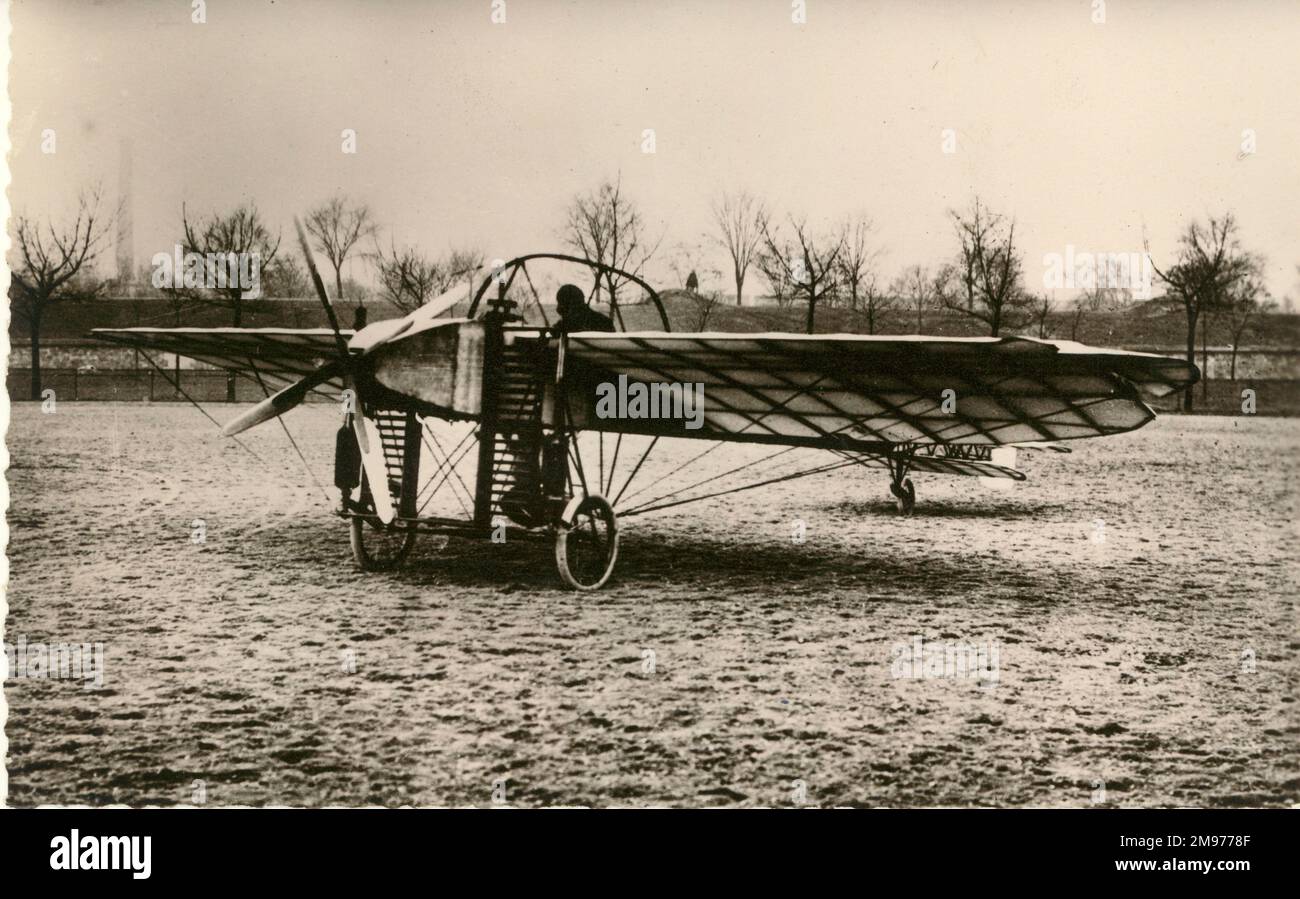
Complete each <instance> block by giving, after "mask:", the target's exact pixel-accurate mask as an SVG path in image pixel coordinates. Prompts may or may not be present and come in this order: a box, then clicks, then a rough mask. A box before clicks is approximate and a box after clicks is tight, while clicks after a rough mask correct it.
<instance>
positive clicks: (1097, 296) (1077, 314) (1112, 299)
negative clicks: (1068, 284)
mask: <svg viewBox="0 0 1300 899" xmlns="http://www.w3.org/2000/svg"><path fill="white" fill-rule="evenodd" d="M1102 265H1104V266H1105V268H1104V269H1103V270H1102V271H1099V272H1098V271H1096V270H1095V268H1088V269H1086V270H1082V271H1081V273H1080V274H1083V275H1086V276H1088V277H1087V279H1086V280H1085V281H1084V287H1083V290H1082V291H1081V292H1080V293H1079V294H1078V295H1077V296H1076V297H1075V298H1074V299H1072V300H1071V301H1070V304H1069V308H1070V339H1071V340H1078V339H1079V330H1080V328H1082V327H1083V321H1084V319H1085V318H1086V317H1087V316H1088V315H1090V314H1092V313H1094V312H1120V311H1122V310H1124V309H1127V308H1128V307H1129V306H1130V305H1132V302H1133V290H1132V288H1129V287H1121V286H1119V285H1120V284H1121V283H1122V281H1123V278H1122V277H1121V275H1123V274H1124V272H1123V271H1122V270H1121V268H1120V264H1119V261H1118V260H1117V259H1115V258H1114V257H1106V258H1105V260H1104V261H1103V262H1102ZM1076 277H1077V276H1076ZM1076 283H1079V282H1078V281H1076Z"/></svg>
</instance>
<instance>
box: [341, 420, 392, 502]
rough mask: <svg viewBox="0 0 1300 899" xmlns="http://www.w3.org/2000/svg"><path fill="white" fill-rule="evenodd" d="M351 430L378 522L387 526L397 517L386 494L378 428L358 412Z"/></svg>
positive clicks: (384, 470) (386, 486)
mask: <svg viewBox="0 0 1300 899" xmlns="http://www.w3.org/2000/svg"><path fill="white" fill-rule="evenodd" d="M352 430H353V431H354V432H356V435H357V448H358V449H360V450H361V467H362V468H364V469H365V471H366V480H368V481H369V482H370V495H371V497H373V498H374V501H375V512H376V513H378V515H379V520H380V521H382V522H383V523H384V524H388V523H389V522H390V521H392V520H393V519H394V518H395V517H396V516H397V510H396V509H394V508H393V497H392V494H390V493H389V492H388V465H387V464H386V463H385V461H384V445H383V443H382V442H381V441H380V438H379V428H378V426H377V425H376V424H375V423H374V422H373V421H371V420H370V419H368V418H366V417H365V416H364V415H362V414H361V413H360V412H357V413H355V414H354V415H353V416H352Z"/></svg>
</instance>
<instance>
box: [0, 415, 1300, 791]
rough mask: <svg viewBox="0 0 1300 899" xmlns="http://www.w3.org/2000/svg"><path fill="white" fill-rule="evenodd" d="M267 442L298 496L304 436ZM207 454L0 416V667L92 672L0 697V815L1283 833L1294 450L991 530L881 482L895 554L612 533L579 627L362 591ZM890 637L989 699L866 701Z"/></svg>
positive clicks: (979, 504) (853, 492)
mask: <svg viewBox="0 0 1300 899" xmlns="http://www.w3.org/2000/svg"><path fill="white" fill-rule="evenodd" d="M218 411H220V412H222V413H226V414H225V415H224V416H219V417H229V416H230V415H233V413H232V412H231V411H230V410H228V409H223V410H218ZM289 423H290V425H291V427H292V428H293V430H294V432H295V433H296V434H298V435H299V436H300V437H301V438H302V444H303V447H304V450H305V451H306V452H307V453H308V456H309V459H310V460H311V462H312V465H313V469H314V471H315V472H316V473H317V476H318V477H319V479H320V480H321V481H323V482H325V483H328V482H329V479H330V463H329V453H331V452H332V446H333V440H332V431H333V429H334V427H336V425H337V422H336V419H335V416H334V411H333V409H331V408H326V407H314V408H303V409H300V410H298V411H296V412H294V413H293V415H292V416H291V417H290V419H289ZM215 431H216V429H215V427H214V426H213V425H212V424H211V423H210V422H208V421H206V420H205V419H203V418H202V417H201V416H200V415H199V413H198V412H197V411H195V410H194V409H192V408H189V407H184V406H171V405H169V406H154V407H149V406H141V405H136V404H131V405H112V404H90V403H85V404H69V403H65V404H60V406H59V407H58V411H57V412H56V413H55V414H53V415H42V414H41V413H40V410H39V407H38V406H35V405H32V404H18V405H16V406H15V407H14V410H13V423H12V426H11V428H10V432H9V434H8V438H7V439H8V443H9V446H10V449H11V453H12V459H13V461H12V468H11V469H10V471H9V472H8V478H9V483H10V486H11V490H12V507H11V510H10V517H9V521H10V526H11V528H12V534H11V543H10V546H9V550H8V552H9V557H10V560H11V564H12V580H11V584H10V594H9V603H10V616H9V619H8V621H7V624H6V637H5V639H6V640H7V641H9V642H10V643H13V642H14V641H16V640H17V639H18V638H19V636H20V635H21V636H22V637H24V638H25V640H26V641H27V642H28V643H29V644H30V643H33V642H37V641H45V642H62V641H66V642H77V643H82V642H97V641H102V642H103V643H104V644H105V659H106V661H105V666H106V672H105V681H104V685H103V686H102V687H101V688H99V689H85V688H84V687H83V685H82V684H81V683H79V682H77V681H74V680H68V679H30V678H29V679H15V680H10V681H9V682H8V683H7V685H6V692H7V697H8V702H9V720H8V725H7V734H8V738H9V741H10V742H9V758H8V771H9V802H10V803H11V804H14V805H30V804H36V803H107V802H120V803H130V804H163V805H169V804H176V803H189V802H191V801H194V800H195V799H202V800H203V801H206V802H207V803H208V804H253V805H263V804H292V805H323V804H337V805H362V804H385V805H399V804H407V803H410V804H418V805H445V804H470V803H472V804H479V805H486V804H489V803H491V802H492V801H493V799H494V796H493V793H494V785H499V782H500V781H505V783H504V785H503V787H500V788H499V789H497V794H496V798H497V799H500V798H501V792H500V789H504V796H505V801H506V802H507V803H509V804H514V805H522V806H537V805H554V804H561V805H640V804H667V805H791V804H794V803H796V802H798V801H800V800H803V799H804V797H805V795H806V802H807V804H811V805H845V804H861V805H891V806H917V805H919V806H935V805H943V806H947V805H959V806H966V805H996V806H1001V805H1035V806H1081V805H1090V804H1098V803H1100V804H1106V805H1122V806H1162V805H1187V806H1233V805H1248V806H1256V805H1289V804H1292V803H1294V802H1296V801H1297V799H1298V798H1300V756H1298V753H1297V737H1298V736H1300V718H1298V716H1297V714H1296V707H1295V694H1296V686H1297V680H1300V677H1298V675H1300V666H1298V665H1297V648H1298V647H1300V642H1297V641H1298V639H1300V638H1298V637H1297V627H1296V625H1297V619H1296V609H1295V596H1296V587H1297V555H1298V554H1297V532H1296V527H1295V521H1296V497H1297V493H1298V490H1300V484H1298V483H1297V480H1298V477H1300V476H1298V475H1297V461H1300V422H1297V421H1295V420H1283V419H1269V418H1253V417H1244V416H1243V417H1240V418H1205V417H1196V418H1180V417H1166V418H1162V419H1161V420H1159V421H1158V422H1156V423H1155V424H1154V425H1152V426H1150V427H1148V428H1146V429H1144V430H1142V431H1140V432H1138V433H1136V434H1131V435H1125V436H1121V437H1116V438H1110V439H1103V440H1096V441H1084V442H1081V443H1077V444H1075V445H1074V446H1075V452H1074V453H1073V454H1072V455H1058V454H1054V453H1036V454H1022V455H1021V467H1022V468H1023V469H1024V470H1025V471H1026V472H1027V473H1028V475H1029V480H1028V481H1027V482H1026V483H1024V484H1021V485H1019V486H1017V487H1016V488H1015V489H1014V491H1012V492H1006V493H1004V492H993V491H990V490H988V489H987V488H984V487H982V486H981V485H979V484H978V483H976V482H974V481H973V480H969V479H961V478H945V477H940V476H934V475H917V476H915V478H914V480H915V481H916V484H917V488H918V507H917V511H916V514H914V515H913V516H911V517H906V518H904V517H901V516H898V515H897V514H896V513H895V512H894V511H893V506H892V502H891V501H890V498H889V495H888V492H887V483H886V477H885V475H884V474H883V473H878V472H868V471H865V470H845V471H841V472H836V473H833V474H828V475H823V476H820V477H817V478H813V479H808V480H803V481H795V482H791V483H788V484H779V485H775V486H772V487H769V488H764V489H761V490H758V491H754V492H749V493H740V494H736V495H734V496H731V497H727V498H725V499H720V500H715V501H711V502H708V503H704V504H701V505H698V506H686V507H683V508H681V509H679V510H673V511H671V512H664V513H658V514H655V515H648V516H645V517H644V518H636V519H632V520H629V521H628V523H627V530H626V531H625V536H624V542H623V549H622V557H621V562H620V567H619V570H618V572H617V574H616V581H615V582H614V583H613V584H611V585H610V587H608V588H607V589H606V590H605V591H603V592H602V593H599V594H596V595H590V594H575V593H570V592H567V591H565V590H562V589H560V588H559V586H558V582H557V580H556V578H555V575H554V572H553V570H552V564H551V558H550V549H549V546H548V545H544V544H528V543H512V544H508V545H507V546H504V547H502V546H492V545H490V544H486V543H483V542H478V541H475V542H469V541H455V542H452V543H451V544H450V545H448V546H447V547H446V548H445V549H439V547H438V544H437V542H436V541H428V542H425V543H424V544H423V546H422V547H421V548H419V549H417V555H416V556H415V558H414V559H413V560H412V563H411V565H410V566H409V567H408V568H407V569H406V570H404V571H402V572H400V573H397V574H363V573H361V572H359V571H357V570H356V568H355V567H354V565H353V564H352V562H351V560H350V558H349V556H348V545H347V534H346V531H345V529H344V527H343V526H342V523H341V522H340V521H339V520H338V519H337V518H335V517H333V516H332V515H331V514H329V507H328V506H327V504H326V497H325V496H323V495H322V493H321V491H320V490H319V489H317V486H316V485H315V484H313V483H312V481H311V480H310V479H309V478H308V476H307V474H306V473H305V471H304V469H303V466H302V464H301V462H300V461H299V460H298V459H297V457H296V456H295V455H294V454H293V452H292V450H291V449H290V448H289V446H288V443H287V441H285V439H284V435H283V433H282V432H281V431H280V430H279V429H278V428H277V427H275V426H274V425H268V426H265V427H262V428H259V429H257V430H255V431H253V432H250V434H249V435H247V438H248V439H247V443H248V446H249V447H250V448H251V449H252V450H253V451H254V452H256V453H257V454H258V456H259V457H260V459H261V461H260V462H259V461H257V460H254V459H253V458H252V457H251V456H250V455H249V454H248V453H247V452H245V450H243V449H241V448H240V447H238V446H236V445H234V444H233V443H231V442H230V441H227V440H222V439H221V438H220V437H218V436H217V435H216V433H215ZM695 451H697V447H696V446H691V447H689V448H688V449H687V450H685V451H683V450H681V449H678V450H676V453H677V455H676V459H677V460H678V461H680V460H682V459H684V458H686V456H684V455H682V453H683V452H687V453H692V452H695ZM746 451H747V450H742V449H736V448H731V447H728V448H725V449H723V450H722V451H719V452H716V453H713V454H712V455H711V456H709V457H708V458H707V460H705V464H707V466H708V467H709V468H710V469H711V470H722V468H723V467H731V466H734V465H735V464H738V462H737V459H739V458H741V456H740V454H741V453H743V452H746ZM668 461H669V462H671V461H672V459H669V460H668ZM720 513H723V514H720ZM195 519H203V522H204V527H205V529H206V540H205V542H203V543H202V544H196V543H194V542H192V540H191V534H192V528H193V527H194V525H193V522H194V520H195ZM795 519H800V520H802V521H803V522H805V524H806V540H805V542H803V543H801V544H800V543H795V542H794V541H793V540H792V534H793V530H794V524H793V522H794V521H795ZM719 520H723V521H726V522H727V523H726V526H725V527H722V526H720V525H719V524H718V522H719ZM1097 522H1100V525H1099V524H1097ZM917 636H919V637H920V638H922V639H923V640H924V641H926V642H927V643H937V644H938V645H940V646H941V647H942V646H944V645H947V644H956V643H960V644H970V645H973V646H977V647H982V648H984V649H985V650H986V651H993V652H996V669H995V670H996V680H993V679H984V680H980V679H976V678H970V677H952V676H947V677H927V678H900V677H896V676H894V675H895V674H897V673H898V672H897V665H896V664H895V662H896V652H895V650H896V647H898V646H900V645H902V646H908V645H910V644H912V641H913V638H914V637H917ZM647 651H649V652H647ZM651 663H653V664H651ZM350 669H354V670H350ZM796 782H801V783H802V789H801V788H800V786H799V784H798V783H796Z"/></svg>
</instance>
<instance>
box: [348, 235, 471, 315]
mask: <svg viewBox="0 0 1300 899" xmlns="http://www.w3.org/2000/svg"><path fill="white" fill-rule="evenodd" d="M369 255H370V258H371V260H372V261H373V263H374V266H375V270H376V271H377V272H378V273H379V284H380V296H381V297H382V298H383V299H384V300H387V301H388V302H389V303H391V304H392V305H393V306H395V307H396V308H397V309H399V310H400V311H402V312H412V311H414V310H416V309H418V308H420V307H421V306H423V305H424V304H425V303H427V302H429V301H430V300H432V299H433V298H434V297H436V296H438V295H439V294H442V293H445V292H446V291H448V290H450V289H451V288H452V287H453V286H454V285H455V284H456V283H457V282H458V281H460V280H462V279H468V278H472V277H473V274H474V272H476V271H478V269H479V268H480V267H482V265H483V253H482V252H480V251H479V250H476V249H456V250H452V251H450V252H449V253H447V255H446V256H444V257H443V258H441V259H429V258H428V257H427V256H425V255H424V254H423V253H421V252H420V251H419V250H418V249H416V248H415V247H401V248H398V247H397V246H396V245H395V244H394V243H393V242H392V241H390V242H389V250H388V252H387V253H385V252H384V251H383V248H382V247H380V246H379V245H378V244H376V245H375V250H374V252H373V253H371V254H369Z"/></svg>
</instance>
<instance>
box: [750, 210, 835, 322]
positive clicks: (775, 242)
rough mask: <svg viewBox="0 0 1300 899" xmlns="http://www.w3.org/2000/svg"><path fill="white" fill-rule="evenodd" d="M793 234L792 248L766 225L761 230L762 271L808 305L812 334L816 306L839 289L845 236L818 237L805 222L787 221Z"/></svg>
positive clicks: (797, 220)
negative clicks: (773, 277)
mask: <svg viewBox="0 0 1300 899" xmlns="http://www.w3.org/2000/svg"><path fill="white" fill-rule="evenodd" d="M789 223H790V228H791V230H792V231H793V232H794V237H793V244H791V243H790V242H789V241H787V240H785V239H784V238H783V237H782V236H781V235H780V233H779V232H778V229H777V228H776V227H774V226H772V225H771V223H768V224H766V225H765V226H764V228H763V253H762V256H763V263H762V265H763V267H765V268H771V269H772V270H773V273H774V274H776V275H777V276H778V279H779V280H780V281H781V282H782V283H784V284H786V285H788V286H789V289H790V290H791V292H792V294H793V296H794V297H796V298H802V299H804V300H807V302H808V318H807V325H806V327H807V331H808V333H809V334H811V333H813V327H814V325H815V323H816V316H817V304H818V302H820V301H821V300H822V299H824V298H826V297H827V296H833V295H834V294H835V291H836V289H837V287H838V286H839V280H838V276H839V260H840V257H841V255H842V254H843V253H844V246H845V236H844V233H843V232H842V231H841V232H840V233H839V234H837V235H832V236H825V237H818V236H814V235H813V234H812V232H811V231H810V230H809V228H808V224H807V221H806V220H805V219H796V218H794V216H790V217H789Z"/></svg>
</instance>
